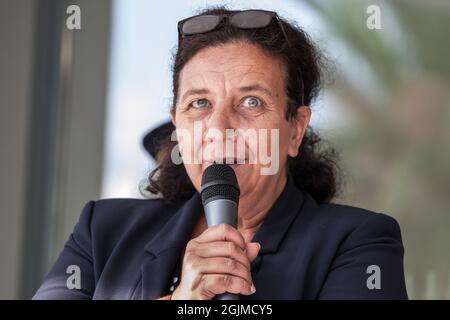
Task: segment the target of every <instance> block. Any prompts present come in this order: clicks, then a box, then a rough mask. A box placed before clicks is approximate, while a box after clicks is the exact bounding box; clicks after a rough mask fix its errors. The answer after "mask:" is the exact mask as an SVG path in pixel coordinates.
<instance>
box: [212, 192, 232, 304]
mask: <svg viewBox="0 0 450 320" xmlns="http://www.w3.org/2000/svg"><path fill="white" fill-rule="evenodd" d="M204 209H205V215H206V222H207V223H208V227H212V226H215V225H217V224H222V223H226V224H229V225H231V226H232V227H233V228H236V227H237V203H236V202H234V201H231V200H228V199H217V200H213V201H211V202H208V203H207V204H206V205H205V206H204ZM213 300H239V295H238V294H233V293H228V292H227V293H222V294H218V295H216V296H215V297H214V299H213Z"/></svg>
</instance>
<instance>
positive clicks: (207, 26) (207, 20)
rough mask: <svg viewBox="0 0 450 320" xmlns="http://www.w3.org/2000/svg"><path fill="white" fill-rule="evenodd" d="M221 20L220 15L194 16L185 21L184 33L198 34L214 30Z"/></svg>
mask: <svg viewBox="0 0 450 320" xmlns="http://www.w3.org/2000/svg"><path fill="white" fill-rule="evenodd" d="M219 22H220V17H218V16H212V15H204V16H198V17H194V18H192V19H189V20H187V21H186V22H184V24H183V27H182V31H183V33H184V34H186V35H189V34H196V33H203V32H208V31H211V30H213V29H214V28H215V27H217V25H218V24H219Z"/></svg>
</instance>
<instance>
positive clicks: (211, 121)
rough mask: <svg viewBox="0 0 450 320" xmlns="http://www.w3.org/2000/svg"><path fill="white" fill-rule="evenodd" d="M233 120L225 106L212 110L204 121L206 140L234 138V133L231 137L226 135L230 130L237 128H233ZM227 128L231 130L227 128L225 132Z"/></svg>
mask: <svg viewBox="0 0 450 320" xmlns="http://www.w3.org/2000/svg"><path fill="white" fill-rule="evenodd" d="M235 122H236V121H234V119H233V115H232V114H231V112H230V111H229V110H227V109H225V108H222V109H216V110H214V111H213V112H212V113H211V114H210V116H209V117H208V119H207V120H206V123H205V133H206V140H209V141H212V140H217V139H218V140H222V141H224V140H226V139H230V138H231V139H234V135H233V137H228V135H229V134H230V133H231V132H232V131H233V132H234V129H237V128H235ZM227 129H231V130H228V133H227Z"/></svg>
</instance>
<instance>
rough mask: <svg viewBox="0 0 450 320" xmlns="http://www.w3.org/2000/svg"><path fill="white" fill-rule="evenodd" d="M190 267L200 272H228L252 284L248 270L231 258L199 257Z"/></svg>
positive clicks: (249, 284)
mask: <svg viewBox="0 0 450 320" xmlns="http://www.w3.org/2000/svg"><path fill="white" fill-rule="evenodd" d="M191 267H192V269H193V270H194V271H195V272H198V273H201V274H229V275H232V276H236V277H240V278H242V279H243V280H245V281H246V282H247V285H248V286H251V285H252V276H251V273H250V270H249V269H247V268H246V267H244V266H243V265H242V264H241V263H239V262H237V261H236V260H234V259H231V258H223V257H214V258H207V259H199V260H198V262H194V263H193V264H192V266H191Z"/></svg>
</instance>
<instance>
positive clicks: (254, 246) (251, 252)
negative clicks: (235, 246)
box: [245, 242, 261, 261]
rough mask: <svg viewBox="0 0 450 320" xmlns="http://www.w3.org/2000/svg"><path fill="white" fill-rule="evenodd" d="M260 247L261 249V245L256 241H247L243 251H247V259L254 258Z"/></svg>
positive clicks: (251, 259)
mask: <svg viewBox="0 0 450 320" xmlns="http://www.w3.org/2000/svg"><path fill="white" fill-rule="evenodd" d="M260 249H261V245H260V244H259V243H257V242H249V243H247V250H245V251H246V253H247V258H248V260H250V261H253V260H255V258H256V256H257V255H258V253H259V250H260Z"/></svg>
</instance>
